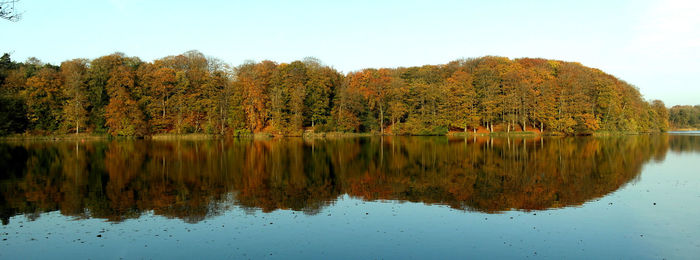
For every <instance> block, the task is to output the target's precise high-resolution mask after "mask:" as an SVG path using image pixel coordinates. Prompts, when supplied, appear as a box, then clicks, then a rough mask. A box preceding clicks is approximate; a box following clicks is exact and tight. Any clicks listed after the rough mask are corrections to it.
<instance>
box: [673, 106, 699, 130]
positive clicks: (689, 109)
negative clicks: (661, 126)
mask: <svg viewBox="0 0 700 260" xmlns="http://www.w3.org/2000/svg"><path fill="white" fill-rule="evenodd" d="M669 123H670V124H671V127H672V128H673V129H700V105H695V106H673V107H671V109H669Z"/></svg>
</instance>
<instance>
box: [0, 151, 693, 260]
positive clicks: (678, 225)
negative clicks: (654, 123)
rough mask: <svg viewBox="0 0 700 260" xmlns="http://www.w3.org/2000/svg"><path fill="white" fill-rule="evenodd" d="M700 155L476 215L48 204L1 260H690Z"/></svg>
mask: <svg viewBox="0 0 700 260" xmlns="http://www.w3.org/2000/svg"><path fill="white" fill-rule="evenodd" d="M699 159H700V154H697V153H684V154H676V153H669V154H668V155H667V156H666V160H665V161H663V162H659V163H649V164H647V165H646V166H645V167H644V169H643V172H642V175H641V177H639V180H638V181H636V182H631V183H629V184H628V185H626V186H625V187H623V188H622V189H620V190H618V191H616V192H614V193H612V194H609V195H608V196H606V197H604V198H602V199H600V200H597V201H591V202H588V203H586V204H584V205H582V206H579V207H570V208H564V209H557V210H547V211H533V212H519V211H511V212H506V213H503V214H485V213H475V212H464V211H459V210H455V209H451V208H449V207H446V206H440V205H433V206H426V205H424V204H421V203H410V202H403V203H399V202H393V201H375V202H364V201H361V200H357V199H353V198H350V197H348V196H344V197H342V198H339V199H338V201H336V202H335V204H333V205H331V206H328V207H324V208H323V209H321V211H320V212H319V213H318V214H316V215H311V216H309V215H304V214H303V213H301V212H293V211H288V210H277V211H274V212H272V213H262V212H260V211H252V212H251V211H248V213H246V211H245V210H243V209H240V208H234V209H232V210H230V211H226V212H225V213H224V214H223V215H221V216H217V217H213V218H210V219H207V220H203V221H201V222H198V223H196V224H186V223H184V222H183V221H182V220H180V219H167V218H165V217H162V216H154V215H153V214H146V215H145V216H143V217H141V218H139V219H128V220H125V221H124V222H122V223H118V224H114V223H109V222H104V221H103V220H99V219H88V220H72V219H71V218H70V217H65V216H63V215H61V214H60V213H58V212H52V213H48V214H44V215H42V216H41V217H40V218H38V219H37V220H36V221H32V222H28V221H27V220H26V219H25V217H14V218H13V219H11V220H10V224H9V225H7V226H0V234H1V235H0V238H2V239H5V238H7V239H8V240H6V241H0V247H1V248H2V250H1V251H0V258H9V259H20V258H24V259H26V258H38V257H59V258H67V257H71V258H87V257H100V258H101V257H114V258H119V257H124V258H136V257H137V256H141V257H145V258H172V257H177V258H204V257H217V258H232V257H233V258H263V257H271V258H288V257H290V256H294V257H297V258H304V259H305V258H349V259H368V258H402V259H403V258H455V257H460V258H462V257H465V256H485V255H488V256H491V257H494V258H505V257H509V258H512V257H517V258H524V257H527V256H538V257H551V258H561V257H565V256H566V257H568V258H571V257H573V258H584V259H590V258H600V257H604V258H621V257H625V258H692V257H694V256H696V255H697V254H696V253H697V252H699V251H700V232H698V231H700V223H699V222H698V221H697V220H698V219H700V208H698V207H697V205H700V191H699V190H698V187H700V176H698V175H697V169H694V168H692V166H693V165H695V164H697V161H698V160H699ZM653 203H657V205H653ZM535 214H536V215H535ZM511 218H512V219H511ZM101 230H105V231H104V233H100V231H101ZM5 233H7V235H6V234H5ZM49 233H50V234H49ZM98 235H101V236H102V237H97V236H98ZM47 237H48V238H47ZM32 239H34V240H32Z"/></svg>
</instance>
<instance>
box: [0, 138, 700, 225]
mask: <svg viewBox="0 0 700 260" xmlns="http://www.w3.org/2000/svg"><path fill="white" fill-rule="evenodd" d="M699 140H700V138H698V137H696V136H672V135H671V136H668V135H655V136H632V137H605V138H590V137H588V138H585V137H581V138H573V137H566V138H539V137H538V138H489V137H482V138H473V137H469V138H466V139H454V138H446V137H383V138H379V137H377V138H345V139H344V138H339V139H301V138H285V139H271V140H248V139H229V140H211V141H98V142H88V143H77V142H57V143H47V142H43V143H36V142H27V143H20V144H17V143H12V144H7V143H5V144H0V165H2V167H3V172H2V174H1V175H0V217H1V218H2V221H3V224H7V223H8V221H9V218H10V217H12V216H15V215H18V214H26V215H27V216H28V217H29V218H35V217H37V216H39V214H40V213H42V212H48V211H56V210H59V211H60V212H61V213H62V214H63V215H67V216H74V217H77V218H88V217H95V218H104V219H107V220H110V221H121V220H123V219H127V218H135V217H138V216H140V214H142V213H144V212H153V213H154V214H156V215H162V216H166V217H169V218H179V219H183V220H184V221H186V222H190V223H193V222H198V221H200V220H203V219H205V218H207V217H210V216H214V215H218V214H221V213H222V212H223V211H225V210H227V209H229V208H231V207H232V206H239V207H242V208H244V209H248V210H254V209H261V210H262V211H264V212H269V211H274V210H277V209H291V210H297V211H304V212H306V213H308V214H314V213H316V212H318V211H319V210H320V209H322V208H323V207H324V206H327V205H329V204H330V203H333V202H334V201H335V200H336V199H337V198H338V197H339V196H341V195H343V194H348V195H349V196H351V197H355V198H360V199H364V200H400V201H412V202H422V203H427V204H444V205H449V206H450V207H453V208H456V209H464V210H470V211H480V212H488V213H495V212H501V211H507V210H526V211H527V210H543V209H549V208H559V207H566V206H575V205H581V204H582V203H585V202H586V201H589V200H592V199H596V198H599V197H601V196H604V195H606V194H608V193H610V192H612V191H615V190H617V189H619V188H620V187H622V186H623V185H625V184H626V183H629V182H630V181H633V180H635V178H636V177H637V176H638V175H639V173H640V171H641V168H642V166H643V165H644V163H646V162H648V161H649V160H656V161H661V160H663V159H664V157H665V154H666V151H668V150H669V148H670V149H671V150H673V151H681V152H682V151H694V152H697V151H698V150H700V141H699Z"/></svg>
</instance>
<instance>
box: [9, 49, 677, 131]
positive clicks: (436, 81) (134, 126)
mask: <svg viewBox="0 0 700 260" xmlns="http://www.w3.org/2000/svg"><path fill="white" fill-rule="evenodd" d="M0 86H1V91H0V134H11V133H29V134H65V133H96V134H110V135H113V136H147V135H152V134H160V133H174V134H185V133H208V134H220V135H240V134H249V133H270V134H276V135H291V136H296V135H301V134H303V133H304V132H305V131H315V132H373V133H380V134H396V135H442V134H446V133H448V132H450V131H453V132H454V131H460V132H474V133H476V132H481V133H487V132H511V131H529V132H550V133H564V134H590V133H593V132H595V131H628V132H658V131H666V130H667V129H668V127H669V123H668V118H669V112H668V110H667V109H666V107H665V105H664V104H663V102H661V101H659V100H654V101H650V102H648V101H646V100H644V99H643V98H642V95H641V94H640V92H639V90H638V89H637V88H636V87H634V86H632V85H630V84H628V83H626V82H624V81H622V80H619V79H617V78H615V77H614V76H612V75H609V74H606V73H604V72H602V71H600V70H598V69H593V68H588V67H585V66H583V65H581V64H579V63H575V62H565V61H557V60H547V59H533V58H521V59H509V58H505V57H494V56H486V57H481V58H470V59H460V60H456V61H452V62H449V63H447V64H443V65H425V66H420V67H399V68H379V69H373V68H370V69H363V70H359V71H353V72H350V73H347V74H343V73H340V72H338V71H337V70H335V69H334V68H332V67H330V66H327V65H324V64H323V63H321V62H320V61H319V60H317V59H314V58H306V59H304V60H301V61H294V62H291V63H276V62H273V61H268V60H266V61H261V62H245V63H244V64H242V65H239V66H237V67H232V66H230V65H228V64H226V63H224V62H222V61H221V60H218V59H216V58H211V57H207V56H205V55H203V54H202V53H200V52H198V51H189V52H186V53H184V54H181V55H177V56H169V57H165V58H162V59H158V60H154V61H153V62H144V61H142V60H140V59H139V58H137V57H127V56H125V55H124V54H121V53H115V54H111V55H107V56H103V57H99V58H96V59H93V60H87V59H74V60H69V61H64V62H62V63H61V64H60V65H59V66H55V65H51V64H44V63H42V62H41V61H39V60H37V59H35V58H30V59H28V60H27V61H25V62H15V61H12V60H11V58H10V56H9V55H8V54H5V55H3V56H2V58H0Z"/></svg>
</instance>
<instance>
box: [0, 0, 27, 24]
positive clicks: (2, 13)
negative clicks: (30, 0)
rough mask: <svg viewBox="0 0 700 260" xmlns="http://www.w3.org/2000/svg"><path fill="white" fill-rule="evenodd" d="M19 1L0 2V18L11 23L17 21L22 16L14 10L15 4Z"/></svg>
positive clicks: (7, 0)
mask: <svg viewBox="0 0 700 260" xmlns="http://www.w3.org/2000/svg"><path fill="white" fill-rule="evenodd" d="M17 2H19V0H6V1H0V18H3V19H7V20H9V21H12V22H16V21H19V20H20V19H21V18H22V15H21V14H20V13H18V12H17V10H16V9H15V3H17Z"/></svg>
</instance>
